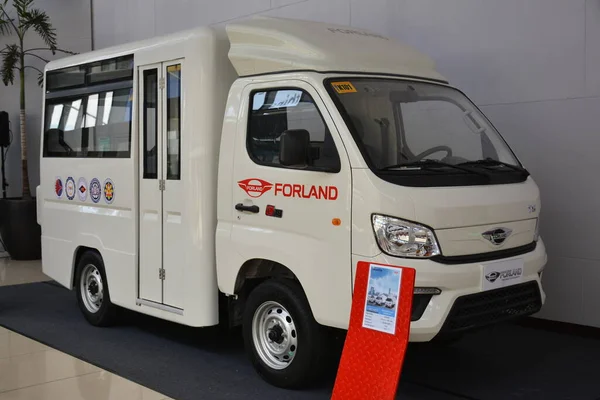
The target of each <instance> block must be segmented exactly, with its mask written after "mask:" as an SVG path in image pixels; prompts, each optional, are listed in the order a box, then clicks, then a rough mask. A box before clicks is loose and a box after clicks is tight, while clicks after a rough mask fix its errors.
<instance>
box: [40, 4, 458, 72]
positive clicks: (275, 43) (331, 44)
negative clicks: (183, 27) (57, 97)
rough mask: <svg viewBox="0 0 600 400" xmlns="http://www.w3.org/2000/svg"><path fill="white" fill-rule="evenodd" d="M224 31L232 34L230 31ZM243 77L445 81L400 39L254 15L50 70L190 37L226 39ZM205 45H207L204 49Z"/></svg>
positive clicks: (77, 58) (68, 60) (72, 59)
mask: <svg viewBox="0 0 600 400" xmlns="http://www.w3.org/2000/svg"><path fill="white" fill-rule="evenodd" d="M225 31H226V32H227V33H226V34H225ZM227 37H228V38H229V46H225V47H221V46H218V47H217V48H214V47H213V48H212V49H213V50H215V51H219V49H223V50H222V51H225V50H224V49H226V48H227V47H229V59H230V61H231V63H232V64H233V67H234V68H235V70H236V72H237V73H238V75H239V76H249V75H263V74H271V73H280V72H287V71H302V70H309V71H318V72H341V73H370V74H383V75H399V76H408V77H415V78H425V79H431V80H436V81H442V82H446V79H445V78H444V77H443V76H442V75H440V74H439V73H438V72H437V71H436V70H435V64H434V62H433V60H432V59H430V58H429V57H428V56H426V55H424V54H422V53H420V52H418V51H417V50H415V49H413V48H412V47H409V46H407V45H404V44H402V43H400V42H398V41H396V40H393V39H390V38H387V37H385V36H382V35H379V34H376V33H373V32H369V31H366V30H363V29H358V28H353V27H349V26H342V25H333V24H326V23H320V22H312V21H301V20H294V19H286V18H273V17H262V16H261V17H254V18H251V19H247V20H243V21H239V22H233V23H229V24H228V25H226V27H225V28H223V27H201V28H195V29H191V30H187V31H182V32H177V33H174V34H170V35H165V36H159V37H155V38H151V39H147V40H142V41H137V42H131V43H126V44H123V45H119V46H113V47H108V48H105V49H101V50H96V51H92V52H87V53H83V54H78V55H74V56H69V57H65V58H62V59H59V60H56V61H52V62H50V63H48V64H47V65H46V68H45V69H46V70H55V69H61V68H66V67H69V66H74V65H79V64H84V63H90V62H94V61H99V60H103V59H108V58H113V57H118V56H122V55H128V54H134V53H137V52H140V51H147V50H149V51H152V50H160V48H161V47H165V46H170V45H172V44H174V43H178V42H182V41H187V40H203V39H204V40H215V39H218V40H225V41H226V40H227ZM199 48H206V47H199Z"/></svg>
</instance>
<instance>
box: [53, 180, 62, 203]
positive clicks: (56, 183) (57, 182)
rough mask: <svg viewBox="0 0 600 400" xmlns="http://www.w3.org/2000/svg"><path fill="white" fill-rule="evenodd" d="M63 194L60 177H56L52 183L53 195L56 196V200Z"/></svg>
mask: <svg viewBox="0 0 600 400" xmlns="http://www.w3.org/2000/svg"><path fill="white" fill-rule="evenodd" d="M63 192H64V186H63V182H62V179H60V176H57V177H56V180H55V181H54V193H55V194H56V197H57V198H59V199H61V198H62V195H63Z"/></svg>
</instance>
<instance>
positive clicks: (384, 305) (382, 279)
mask: <svg viewBox="0 0 600 400" xmlns="http://www.w3.org/2000/svg"><path fill="white" fill-rule="evenodd" d="M401 280H402V270H401V269H399V268H390V267H383V266H379V265H371V266H370V268H369V284H368V286H367V299H366V302H365V315H364V317H363V328H368V329H373V330H376V331H380V332H385V333H389V334H392V335H393V334H395V333H396V318H397V315H398V301H399V300H400V282H401Z"/></svg>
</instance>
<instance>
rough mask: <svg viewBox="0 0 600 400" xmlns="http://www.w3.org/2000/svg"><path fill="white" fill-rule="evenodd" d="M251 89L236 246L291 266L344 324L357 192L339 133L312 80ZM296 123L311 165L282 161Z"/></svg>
mask: <svg viewBox="0 0 600 400" xmlns="http://www.w3.org/2000/svg"><path fill="white" fill-rule="evenodd" d="M243 97H244V105H243V106H242V107H244V108H246V110H245V111H244V114H243V115H244V121H240V123H239V131H238V134H237V136H236V144H235V152H234V171H233V178H234V182H233V184H234V186H235V187H234V189H233V198H232V200H233V201H232V204H231V205H230V207H232V211H233V213H234V214H233V226H232V234H231V244H232V246H233V249H232V251H237V252H238V253H239V254H240V255H242V257H243V258H244V259H268V260H272V261H276V262H278V263H280V264H282V265H284V266H285V267H287V268H289V269H291V270H292V272H293V273H294V274H295V275H296V276H297V277H298V279H299V280H300V283H301V284H302V286H303V288H304V291H305V292H306V295H307V297H308V300H309V302H310V304H311V308H312V311H313V314H314V315H315V318H316V319H317V321H319V322H321V323H325V324H328V325H332V326H340V327H343V326H344V324H345V325H347V321H348V318H349V315H350V305H351V248H350V242H351V237H350V232H351V227H352V221H351V212H350V210H351V197H352V193H351V172H350V166H349V161H348V158H347V156H346V153H345V150H344V146H343V144H342V141H341V139H340V137H339V134H338V132H337V130H336V128H335V125H334V124H333V121H332V119H331V117H330V115H329V113H328V112H327V110H326V108H325V106H324V104H323V102H322V100H321V98H320V97H319V94H318V93H317V91H316V90H315V89H314V88H313V87H312V86H311V85H310V84H308V83H306V82H303V81H295V80H294V81H286V82H284V83H282V82H277V83H268V84H253V85H249V86H247V87H246V89H245V90H244V92H243ZM240 115H242V114H240ZM290 130H292V131H295V132H296V133H299V131H305V132H308V135H309V137H310V156H309V161H308V165H307V166H305V167H286V166H284V165H282V164H281V163H280V162H279V155H280V153H279V151H280V139H281V135H282V134H283V133H284V132H286V131H290ZM300 135H305V133H302V132H300Z"/></svg>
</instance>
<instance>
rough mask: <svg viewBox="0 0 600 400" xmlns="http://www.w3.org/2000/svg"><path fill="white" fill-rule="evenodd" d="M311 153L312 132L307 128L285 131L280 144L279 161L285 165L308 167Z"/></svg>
mask: <svg viewBox="0 0 600 400" xmlns="http://www.w3.org/2000/svg"><path fill="white" fill-rule="evenodd" d="M309 154H310V134H309V133H308V131H307V130H305V129H291V130H288V131H285V132H283V134H282V135H281V138H280V145H279V162H280V163H281V165H285V166H297V167H306V165H307V164H308V158H309Z"/></svg>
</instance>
